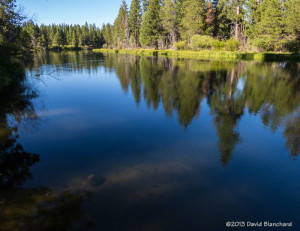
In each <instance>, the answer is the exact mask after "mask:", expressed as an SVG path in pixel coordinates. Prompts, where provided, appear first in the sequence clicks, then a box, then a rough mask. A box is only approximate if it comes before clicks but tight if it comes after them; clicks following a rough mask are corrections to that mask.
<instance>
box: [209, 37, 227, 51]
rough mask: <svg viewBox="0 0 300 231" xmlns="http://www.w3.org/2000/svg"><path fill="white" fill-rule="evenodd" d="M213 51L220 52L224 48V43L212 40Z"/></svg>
mask: <svg viewBox="0 0 300 231" xmlns="http://www.w3.org/2000/svg"><path fill="white" fill-rule="evenodd" d="M211 46H212V47H213V49H214V50H222V49H223V48H224V47H225V42H223V41H220V40H217V39H214V40H213V41H212V43H211Z"/></svg>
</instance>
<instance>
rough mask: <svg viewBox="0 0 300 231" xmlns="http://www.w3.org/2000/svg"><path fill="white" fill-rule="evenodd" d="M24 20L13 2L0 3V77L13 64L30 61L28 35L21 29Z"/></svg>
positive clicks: (11, 0)
mask: <svg viewBox="0 0 300 231" xmlns="http://www.w3.org/2000/svg"><path fill="white" fill-rule="evenodd" d="M24 20H25V17H24V16H22V15H21V14H20V13H18V11H17V10H16V1H15V0H6V1H0V76H1V74H2V71H3V72H5V69H10V67H13V66H14V64H15V63H21V62H27V61H31V60H32V57H31V53H30V49H31V48H32V44H31V39H30V34H29V32H28V31H27V30H23V28H22V25H23V23H24Z"/></svg>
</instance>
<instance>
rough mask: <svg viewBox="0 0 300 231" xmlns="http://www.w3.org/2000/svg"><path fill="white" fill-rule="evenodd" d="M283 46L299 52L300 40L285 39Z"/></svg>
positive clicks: (290, 50) (293, 51)
mask: <svg viewBox="0 0 300 231" xmlns="http://www.w3.org/2000/svg"><path fill="white" fill-rule="evenodd" d="M283 47H284V49H285V50H286V51H288V52H292V53H299V51H300V40H297V39H287V40H285V41H283Z"/></svg>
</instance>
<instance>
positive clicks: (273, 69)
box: [32, 52, 300, 165]
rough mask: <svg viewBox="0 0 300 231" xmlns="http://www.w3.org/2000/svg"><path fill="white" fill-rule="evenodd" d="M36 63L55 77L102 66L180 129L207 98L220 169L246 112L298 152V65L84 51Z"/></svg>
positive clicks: (137, 98)
mask: <svg viewBox="0 0 300 231" xmlns="http://www.w3.org/2000/svg"><path fill="white" fill-rule="evenodd" d="M86 56H93V58H88V59H87V58H86ZM35 59H36V60H35V65H34V66H33V67H32V69H33V70H34V71H35V72H38V71H39V70H38V68H39V66H40V64H51V65H53V66H56V67H60V69H59V71H58V73H60V72H61V73H63V72H68V71H72V72H83V71H88V72H89V73H92V72H97V71H98V70H99V67H101V66H104V67H106V69H105V71H114V72H115V73H116V74H117V76H118V78H119V81H120V84H121V86H122V88H123V90H124V91H125V92H128V90H129V89H130V90H131V91H132V94H133V96H134V98H135V101H136V104H137V105H139V103H140V102H141V99H142V97H143V98H144V100H145V101H146V103H147V105H148V107H152V108H153V109H154V110H156V109H157V108H158V106H159V104H160V103H161V104H162V106H163V108H164V110H165V113H166V115H167V116H169V117H170V116H172V114H173V113H174V112H176V114H177V118H178V122H179V124H181V125H182V126H183V127H184V128H187V127H188V126H189V125H190V124H191V122H192V121H193V119H195V118H197V117H199V116H201V103H202V102H203V101H204V100H206V102H207V104H208V106H209V108H210V112H211V114H212V115H213V117H214V125H215V128H216V132H217V136H218V138H219V141H218V144H217V146H218V149H219V152H220V155H221V162H222V163H223V164H224V165H226V163H227V162H228V160H229V159H230V156H231V154H232V151H233V150H234V148H235V146H236V145H237V144H238V143H240V142H242V138H241V136H240V134H239V128H238V127H239V121H240V120H241V118H242V117H243V115H244V114H245V113H246V112H248V113H250V114H259V115H260V116H261V120H262V122H263V124H264V125H265V126H267V127H270V128H271V129H272V131H275V130H277V129H278V128H279V127H284V129H285V131H284V133H283V137H284V138H285V140H286V146H287V148H288V149H289V150H290V153H291V156H292V157H296V156H298V155H299V153H300V144H299V143H300V141H299V136H300V125H299V106H300V90H299V89H300V76H299V64H298V63H257V62H224V61H222V62H219V61H210V62H208V61H200V60H196V59H169V58H163V57H138V56H133V55H115V54H108V55H105V56H103V54H91V53H82V52H81V53H74V52H73V53H72V52H65V53H48V54H46V55H45V54H42V53H41V54H39V55H38V56H36V58H35ZM87 60H88V61H87ZM62 62H63V63H64V64H66V65H67V66H66V65H63V66H62V65H61V64H62ZM61 67H63V68H61Z"/></svg>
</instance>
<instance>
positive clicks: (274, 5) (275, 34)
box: [254, 0, 284, 50]
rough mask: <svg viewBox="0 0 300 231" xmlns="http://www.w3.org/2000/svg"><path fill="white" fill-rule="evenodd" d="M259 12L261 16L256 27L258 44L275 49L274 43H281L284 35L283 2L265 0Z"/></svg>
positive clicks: (264, 47)
mask: <svg viewBox="0 0 300 231" xmlns="http://www.w3.org/2000/svg"><path fill="white" fill-rule="evenodd" d="M259 13H260V18H259V19H258V22H257V23H256V25H255V29H254V36H255V37H256V38H257V39H256V45H257V46H259V47H262V48H263V49H266V50H274V49H276V48H275V47H274V45H279V42H280V40H281V39H282V35H283V25H284V21H283V17H282V14H283V12H282V4H281V2H280V1H279V0H264V1H262V3H261V4H260V7H259ZM281 48H282V47H280V48H279V47H278V49H281Z"/></svg>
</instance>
